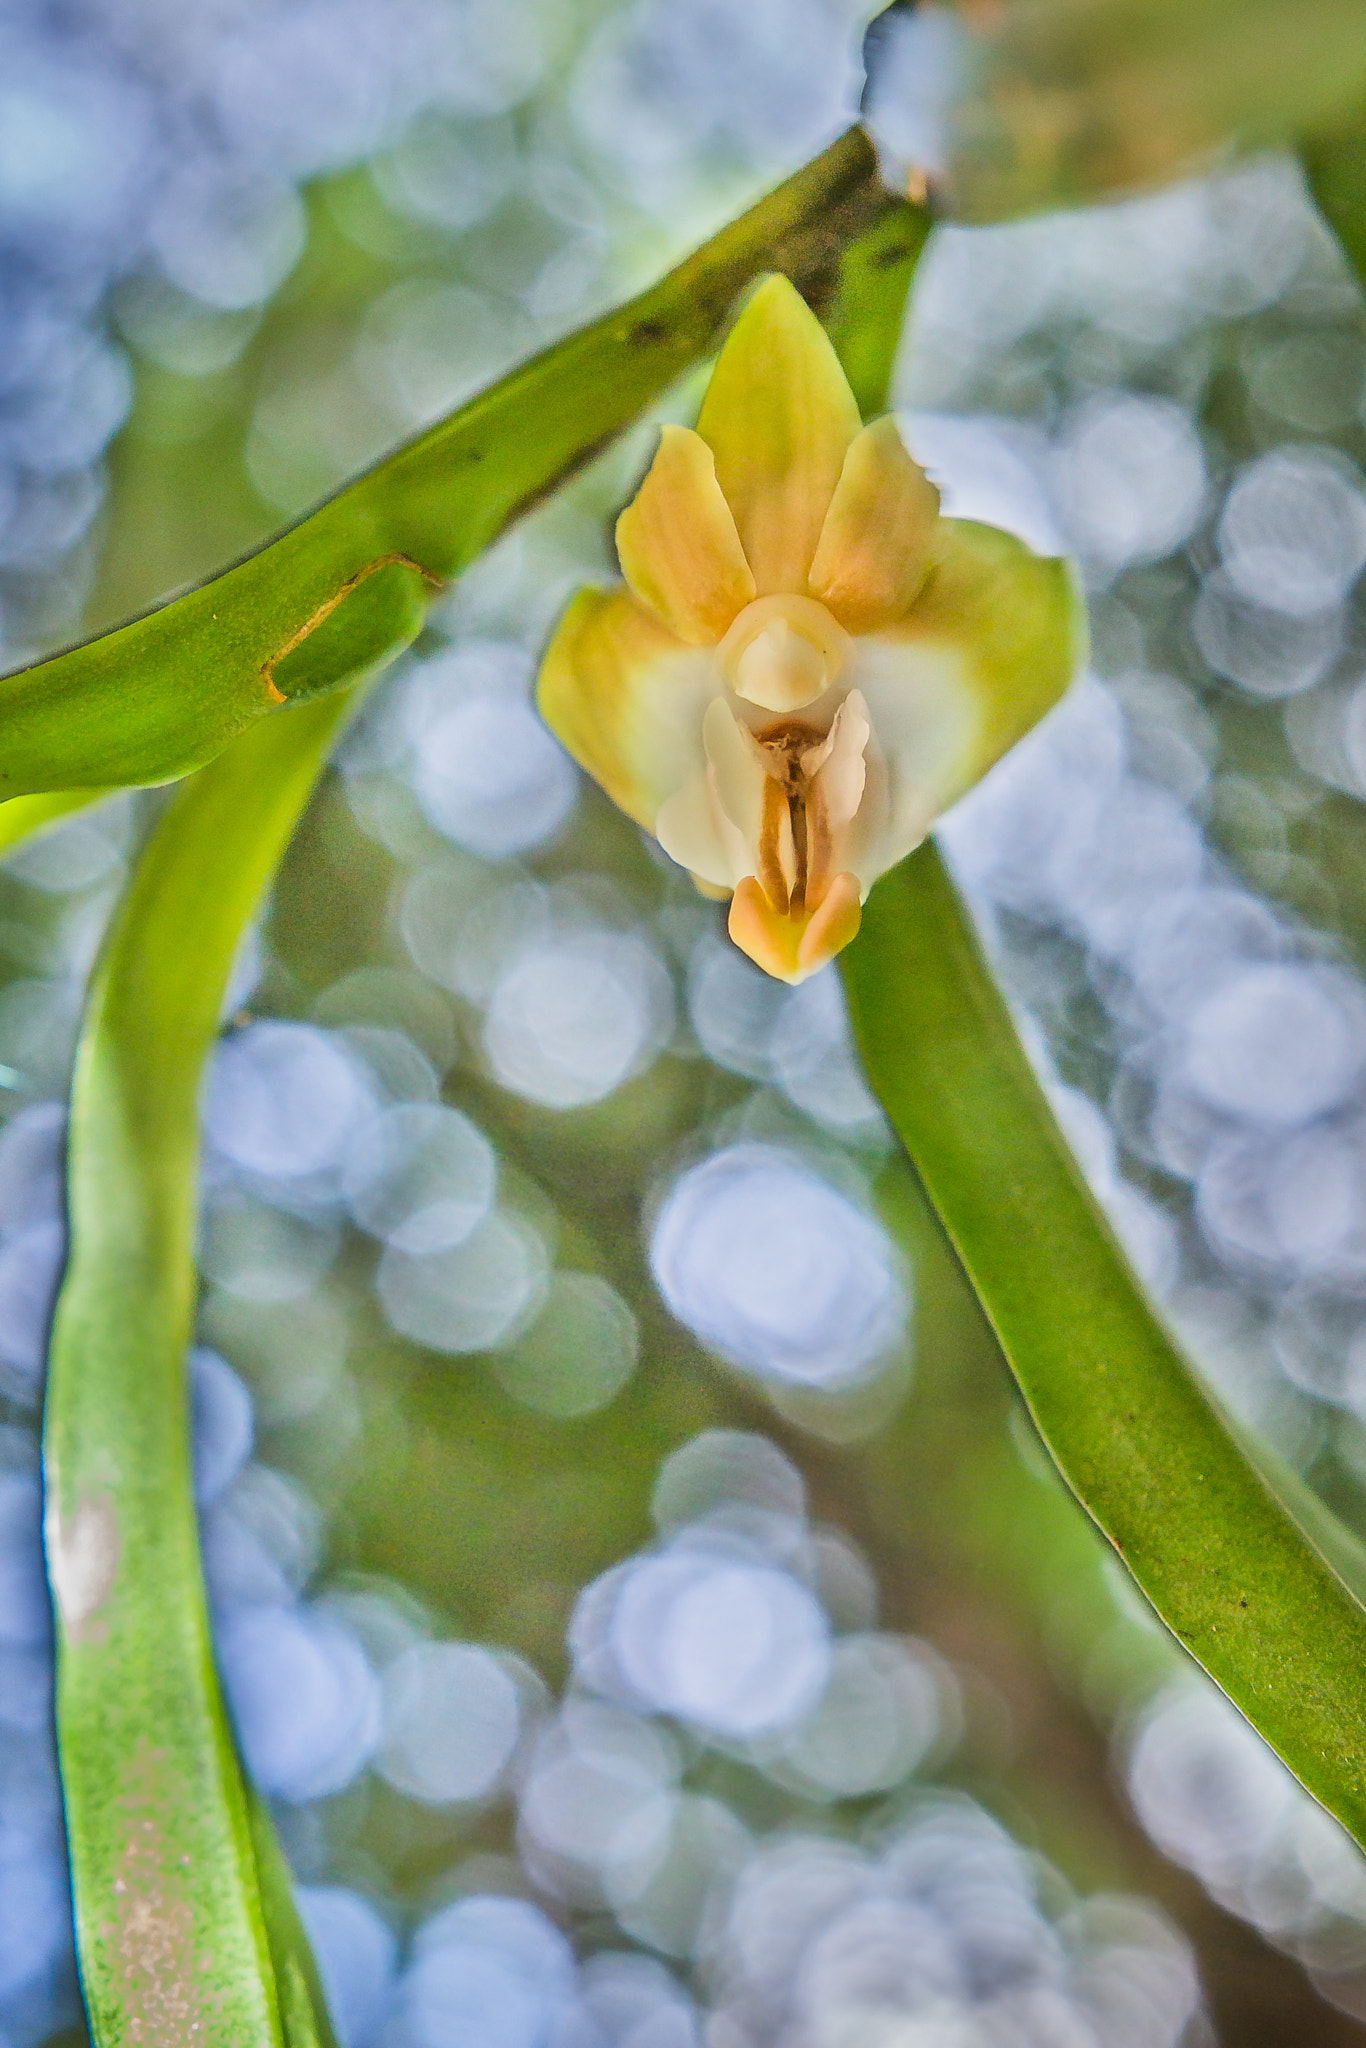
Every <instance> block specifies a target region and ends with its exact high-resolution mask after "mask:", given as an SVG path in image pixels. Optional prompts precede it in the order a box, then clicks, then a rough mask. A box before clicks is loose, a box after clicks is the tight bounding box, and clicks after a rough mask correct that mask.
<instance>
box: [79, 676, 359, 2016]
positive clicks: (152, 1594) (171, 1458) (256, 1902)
mask: <svg viewBox="0 0 1366 2048" xmlns="http://www.w3.org/2000/svg"><path fill="white" fill-rule="evenodd" d="M349 704H350V700H349V698H348V697H346V696H344V695H337V696H333V697H330V698H326V699H324V700H322V701H321V702H319V703H317V704H312V705H307V706H305V707H303V708H301V709H299V710H297V711H293V712H291V713H290V714H289V715H288V716H287V717H283V718H279V719H271V720H269V721H268V722H266V723H264V724H261V725H259V726H257V727H256V728H255V729H254V730H253V731H251V732H249V733H247V734H245V735H243V736H242V738H240V739H239V740H238V741H237V742H236V743H235V745H234V746H233V747H232V748H231V749H230V750H228V751H227V752H226V753H224V754H223V755H222V757H221V758H220V759H219V760H218V761H216V762H215V763H214V764H213V765H212V766H211V767H210V768H207V769H205V770H204V771H203V772H202V773H201V774H200V775H199V776H197V777H196V778H195V779H194V780H193V781H192V782H189V783H187V785H186V786H185V788H184V789H183V790H181V791H180V792H179V793H178V794H177V796H176V797H175V798H174V800H173V802H172V804H171V806H170V808H169V809H168V811H167V812H166V814H165V816H164V817H163V819H162V820H161V822H160V824H159V825H158V827H157V829H156V831H155V833H154V835H153V837H152V839H151V840H150V842H149V843H148V846H147V848H146V850H145V852H144V853H143V856H142V858H141V860H140V862H139V864H138V867H137V869H136V872H135V874H134V877H133V880H132V883H131V885H130V887H129V889H128V892H127V894H126V896H125V898H124V900H123V903H122V905H121V907H120V910H119V912H118V915H117V917H116V919H115V921H114V924H113V927H112V929H111V931H110V934H109V937H108V940H107V942H106V945H105V949H104V952H103V955H102V957H101V960H100V963H99V966H98V968H97V971H96V975H95V980H94V985H93V988H92V991H91V997H90V1003H89V1008H88V1012H87V1015H86V1019H85V1023H84V1027H83V1030H82V1034H81V1041H80V1046H79V1050H78V1053H77V1062H76V1077H75V1082H74V1086H73V1091H72V1103H71V1128H70V1138H69V1153H68V1207H69V1214H70V1222H71V1251H70V1256H69V1260H68V1264H67V1269H66V1275H65V1278H64V1280H63V1283H62V1289H61V1294H60V1296H59V1299H58V1303H57V1311H56V1317H55V1321H54V1325H53V1334H52V1345H51V1353H50V1359H49V1366H48V1388H47V1402H46V1408H45V1416H44V1461H45V1468H46V1481H47V1513H46V1542H47V1555H48V1575H49V1579H50V1582H51V1585H52V1591H53V1607H54V1612H55V1615H56V1622H57V1734H58V1747H59V1754H60V1761H61V1771H62V1785H63V1795H64V1799H65V1804H66V1820H67V1836H68V1841H69V1844H70V1852H71V1869H72V1881H73V1888H74V1894H75V1908H76V1924H77V1937H78V1948H79V1954H80V1962H81V1975H82V1983H83V1986H84V1991H85V1998H86V2005H87V2010H88V2013H89V2016H90V2022H91V2026H92V2029H93V2032H94V2036H95V2039H96V2041H97V2042H98V2043H99V2044H101V2048H114V2044H120V2048H122V2044H124V2043H133V2042H145V2043H147V2044H148V2048H151V2044H152V2043H165V2044H167V2048H170V2044H171V2043H173V2042H174V2043H182V2042H185V2041H189V2040H194V2041H196V2042H199V2043H202V2044H203V2048H229V2044H232V2048H248V2044H252V2048H254V2044H260V2048H267V2044H271V2048H281V2044H286V2043H287V2044H288V2048H305V2044H312V2043H322V2044H326V2043H327V2042H328V2040H329V2038H330V2037H329V2035H328V2031H327V2025H326V2019H325V2016H323V2015H322V2014H321V2013H320V2012H315V2011H314V2010H313V2007H312V2004H311V2001H309V2000H307V1999H306V1998H304V1997H301V1993H300V1987H301V1986H304V1987H306V1986H307V1985H308V1984H309V1983H310V1981H311V1971H312V1964H311V1961H310V1960H309V1958H308V1952H307V1945H306V1944H305V1943H304V1942H303V1941H302V1937H301V1936H299V1935H298V1934H297V1932H293V1931H292V1929H291V1924H290V1923H289V1922H288V1920H286V1919H282V1903H281V1901H280V1897H279V1894H280V1890H281V1883H280V1878H279V1873H278V1870H268V1871H267V1876H268V1878H269V1883H270V1896H271V1897H272V1898H274V1900H275V1901H276V1904H275V1910H274V1911H272V1912H271V1913H269V1915H268V1914H267V1911H266V1910H265V1908H264V1906H263V1897H262V1890H263V1887H262V1877H261V1866H260V1861H259V1858H258V1852H257V1848H256V1846H255V1845H254V1841H253V1817H252V1813H251V1809H250V1806H249V1803H248V1798H247V1794H246V1790H245V1787H244V1784H243V1781H242V1776H241V1771H240V1767H239V1765H238V1762H237V1758H236V1755H235V1753H234V1750H233V1745H232V1740H231V1736H230V1734H229V1731H228V1727H227V1723H226V1720H225V1717H224V1711H223V1706H222V1701H221V1698H220V1696H219V1691H218V1686H217V1682H216V1679H215V1676H214V1669H213V1660H212V1649H211V1642H210V1634H209V1622H208V1615H207V1610H206V1607H205V1600H204V1590H203V1584H202V1579H201V1574H200V1567H199V1548H198V1537H197V1529H196V1519H195V1509H194V1499H193V1492H192V1485H191V1477H190V1445H189V1417H188V1395H187V1383H186V1372H185V1360H186V1354H187V1351H188V1347H189V1343H190V1338H191V1332H192V1326H193V1317H194V1305H195V1269H194V1241H195V1222H196V1207H197V1198H196V1188H197V1181H198V1166H199V1093H200V1085H201V1080H202V1075H203V1068H204V1062H205V1060H206V1058H207V1055H208V1052H209V1048H210V1047H211V1045H212V1044H213V1041H214V1038H215V1035H216V1033H217V1030H218V1018H219V1011H220V1008H221V1005H222V1001H223V993H224V989H225V987H226V984H227V978H228V973H229V970H230V968H231V965H232V961H233V958H234V955H235V953H236V950H237V946H238V942H239V940H240V938H241V935H242V932H243V929H244V928H245V926H246V924H247V922H248V920H249V919H250V917H251V915H252V913H253V911H254V910H255V908H256V906H257V904H258V902H259V901H260V897H261V893H262V891H263V889H264V887H265V885H266V882H267V880H268V879H269V876H270V874H271V872H272V870H273V868H274V866H275V864H276V862H277V860H278V859H279V857H280V854H281V853H282V851H283V849H284V847H285V845H286V843H287V841H288V838H289V835H290V832H291V831H292V829H293V827H294V823H295V820H296V819H297V817H298V815H299V812H300V811H301V809H302V807H303V805H304V803H305V802H306V800H307V798H308V795H309V792H310V791H311V789H312V787H313V784H314V781H315V779H316V776H317V774H318V771H319V768H320V767H321V765H322V762H323V760H324V758H325V756H326V753H327V749H328V746H329V744H330V742H331V740H332V737H333V735H334V733H335V731H336V729H337V727H338V725H339V724H340V723H341V720H342V719H343V718H344V716H345V715H346V712H347V710H348V709H349Z"/></svg>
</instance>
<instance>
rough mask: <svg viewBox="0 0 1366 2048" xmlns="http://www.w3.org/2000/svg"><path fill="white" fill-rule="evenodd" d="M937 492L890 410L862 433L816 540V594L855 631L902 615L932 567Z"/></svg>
mask: <svg viewBox="0 0 1366 2048" xmlns="http://www.w3.org/2000/svg"><path fill="white" fill-rule="evenodd" d="M938 524H939V493H938V491H937V490H936V489H935V487H934V485H933V484H932V483H931V482H930V480H929V478H928V477H927V476H926V474H925V472H924V470H923V469H921V467H920V465H919V464H918V463H917V462H915V461H913V460H912V458H911V456H910V455H909V454H908V453H907V450H906V444H905V442H904V441H903V440H902V438H901V435H900V433H899V432H898V430H897V424H896V421H895V420H894V419H892V418H891V417H890V415H889V416H888V417H887V418H886V419H881V420H874V422H873V424H872V426H870V427H865V428H864V429H863V432H862V433H861V434H856V435H855V437H854V439H853V440H852V441H851V442H850V444H849V452H848V454H847V455H846V456H845V458H844V467H843V469H842V470H841V471H840V480H839V482H838V484H837V485H836V486H835V495H834V497H833V499H832V500H831V503H830V510H829V511H828V512H827V513H826V515H825V524H824V525H823V526H822V528H821V535H820V539H819V541H818V542H817V543H816V553H815V557H814V559H813V560H812V563H811V573H810V577H809V579H808V581H809V584H810V589H811V595H812V596H813V597H817V598H819V599H820V601H821V603H822V604H824V605H825V606H827V607H828V609H829V610H830V611H832V612H833V613H834V615H835V617H836V618H837V619H838V620H839V622H840V624H841V625H842V626H844V627H845V628H846V629H847V630H848V631H849V632H851V633H871V632H875V631H876V630H877V628H878V627H879V626H890V625H892V624H893V623H894V621H896V620H897V619H900V618H902V617H903V616H904V615H905V613H906V612H907V611H909V609H910V607H911V605H912V604H913V603H914V602H915V599H916V597H917V596H918V595H919V592H920V589H921V586H922V584H923V583H924V581H925V578H926V577H927V576H928V575H929V573H930V568H931V563H932V548H933V542H934V538H935V529H936V528H937V526H938Z"/></svg>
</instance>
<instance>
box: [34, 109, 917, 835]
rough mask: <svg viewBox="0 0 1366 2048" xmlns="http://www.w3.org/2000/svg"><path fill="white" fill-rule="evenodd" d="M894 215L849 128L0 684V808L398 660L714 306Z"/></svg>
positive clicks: (210, 749) (833, 277) (193, 756)
mask: <svg viewBox="0 0 1366 2048" xmlns="http://www.w3.org/2000/svg"><path fill="white" fill-rule="evenodd" d="M892 216H895V217H898V218H899V219H901V220H903V221H911V222H916V221H918V220H919V218H920V217H919V216H918V215H917V214H916V211H915V209H913V208H911V207H909V206H907V205H906V204H905V203H904V202H902V201H899V200H896V199H894V198H893V197H892V196H891V194H890V193H888V192H887V190H886V188H885V187H884V186H883V185H882V183H881V181H880V179H879V177H878V174H877V167H876V163H875V160H874V157H873V152H872V148H871V146H870V144H869V142H868V140H867V138H866V136H865V135H864V134H863V131H862V130H861V129H857V128H855V129H851V130H850V131H849V132H848V133H847V134H846V135H844V136H842V137H841V138H840V139H839V141H837V142H835V143H832V145H831V146H830V148H829V149H827V150H826V151H825V152H824V154H823V155H822V156H820V157H818V158H816V160H815V161H814V162H813V163H811V164H808V165H807V166H806V167H805V168H804V169H803V170H801V171H798V172H797V173H796V175H795V176H794V177H792V178H789V179H788V180H787V182H786V183H785V184H783V185H780V186H779V187H778V189H777V190H776V191H774V192H772V193H770V194H769V195H768V197H767V198H765V199H763V200H761V201H760V202H759V204H758V205H757V206H754V207H752V208H751V209H750V210H749V212H748V213H745V214H743V215H742V216H741V217H740V218H739V219H738V220H737V221H735V222H733V223H732V224H731V225H730V226H729V227H727V228H724V229H723V230H722V231H721V233H720V234H718V235H716V236H714V237H713V238H712V240H711V241H709V242H707V243H706V244H705V245H704V246H703V247H702V248H701V249H700V250H698V251H697V252H696V253H695V254H694V255H692V256H690V257H689V258H688V259H687V261H686V262H684V263H682V264H680V265H679V266H678V268H677V269H675V270H673V271H671V272H670V273H669V275H668V276H667V277H665V278H664V279H663V280H662V282H661V283H659V284H657V285H655V286H654V287H653V288H652V289H651V290H649V291H647V292H644V293H642V294H641V296H640V297H639V298H636V299H633V300H631V301H630V302H629V303H628V304H627V305H625V306H621V307H618V308H617V309H616V310H615V311H614V312H611V313H609V314H607V315H606V316H605V317H604V318H603V319H601V320H598V321H596V322H595V323H594V324H593V325H592V326H589V327H585V328H583V329H581V330H580V331H579V332H578V333H576V334H572V335H570V336H568V337H567V338H566V339H565V340H564V341H561V342H558V343H557V344H556V345H555V346H554V347H553V348H551V349H548V350H546V351H545V352H544V353H543V354H541V355H539V356H536V357H534V358H532V360H531V361H529V362H527V363H524V364H522V365H521V366H520V368H518V369H515V370H513V371H512V372H511V374H510V375H508V376H507V377H504V378H503V379H502V380H501V382H499V383H498V384H495V385H494V386H493V387H492V388H491V389H490V390H489V391H487V392H485V393H483V394H482V396H480V397H479V398H477V399H475V400H474V401H472V402H471V403H470V404H468V405H465V406H462V407H461V409H460V410H459V411H458V412H456V413H453V414H451V415H450V416H449V417H448V418H446V419H444V420H442V421H440V422H439V423H438V424H437V425H436V426H434V427H431V428H429V429H428V430H427V432H425V433H423V434H420V435H419V436H418V437H417V438H416V439H415V440H413V441H410V442H408V443H407V444H406V445H405V446H403V447H401V448H399V449H397V450H396V451H395V453H394V454H392V455H390V456H389V457H387V458H386V459H385V460H384V461H383V462H380V463H379V464H377V465H376V467H375V468H373V469H371V470H369V471H368V472H367V473H366V474H365V475H364V476H361V477H359V478H357V479H356V481H355V482H354V483H350V484H347V485H346V486H345V487H344V489H342V490H341V491H339V492H338V493H337V494H336V496H335V497H333V498H330V499H329V500H328V501H327V502H326V503H325V504H323V505H321V506H320V507H319V508H318V510H317V511H316V512H313V513H312V514H310V515H309V517H308V518H306V519H304V520H303V521H302V522H301V523H300V524H299V525H297V526H295V527H293V528H291V529H290V530H289V531H288V532H286V533H283V534H281V535H280V536H279V538H278V539H276V540H274V541H272V542H271V543H270V544H269V545H268V546H266V547H264V548H262V549H261V550H260V551H259V552H257V553H255V554H252V555H249V556H248V557H247V558H246V559H245V560H243V561H240V562H238V563H236V564H235V565H234V566H233V567H232V568H230V569H226V570H224V571H223V573H222V574H221V575H218V576H215V577H213V578H212V579H211V580H210V581H209V582H207V583H205V584H202V585H201V586H200V587H199V588H198V589H195V590H191V591H188V592H186V593H185V595H184V596H182V597H178V598H176V599H175V600H174V601H173V602H172V603H170V604H166V605H163V606H161V607H160V608H159V609H158V610H156V611H152V612H149V613H147V614H146V615H145V616H144V617H142V618H140V619H135V620H133V621H132V622H131V623H130V624H129V625H126V626H121V627H119V628H118V629H117V630H116V631H114V632H112V633H107V634H105V635H103V636H102V637H101V638H99V639H96V640H91V641H86V642H85V643H83V644H82V645H80V646H77V647H72V648H69V649H68V650H67V651H66V652H65V653H62V654H58V655H54V656H53V657H51V658H50V659H49V660H46V661H41V662H38V663H36V664H35V665H34V666H33V667H30V668H26V669H20V670H18V671H16V672H15V673H13V674H11V675H8V676H5V677H0V797H3V796H18V795H21V794H24V793H26V792H36V791H41V790H58V789H74V788H78V787H81V786H83V785H93V784H102V785H110V784H120V785H127V784H133V783H154V782H165V781H170V780H172V779H173V778H174V777H176V776H179V775H183V774H185V773H187V772H188V771H189V770H190V769H192V768H195V767H197V766H199V765H200V764H201V763H203V762H204V761H207V760H211V759H212V758H213V756H214V755H215V754H217V753H219V752H220V751H221V750H222V748H223V747H225V746H226V745H227V744H228V742H229V741H230V740H231V739H232V738H233V736H234V735H235V734H236V733H239V732H241V731H244V730H245V729H246V728H247V727H248V726H250V725H252V724H254V723H255V722H256V720H258V719H259V718H261V717H263V716H264V715H265V714H266V713H267V712H268V711H271V710H273V709H275V708H276V707H277V706H279V705H280V704H282V703H285V702H287V701H288V702H294V701H298V700H299V699H302V698H306V697H311V696H315V695H317V694H318V693H320V692H322V691H326V690H330V689H333V688H336V687H337V686H339V685H340V684H343V683H345V682H346V681H347V680H349V679H350V678H351V677H352V676H354V675H355V674H356V673H357V672H358V671H359V670H361V669H362V668H371V667H373V666H374V665H375V664H377V663H378V662H380V661H382V660H384V659H386V658H388V657H390V656H392V655H394V654H396V653H397V652H399V651H400V650H401V649H402V648H403V647H405V646H407V645H408V644H409V642H410V641H411V640H412V639H413V638H414V636H415V635H416V633H417V632H418V630H419V629H420V627H421V624H422V619H423V616H424V614H425V611H426V606H427V602H428V599H429V598H430V596H431V594H432V593H433V592H434V591H435V590H436V589H438V588H439V587H440V586H441V585H442V584H443V583H444V582H446V581H447V580H448V579H449V578H450V577H452V576H455V575H457V574H458V573H459V572H460V570H461V569H463V568H464V567H466V565H467V564H468V563H469V562H471V561H472V560H473V559H474V557H475V556H476V555H478V554H479V553H480V551H481V550H482V549H483V548H485V547H486V546H487V545H488V544H489V542H490V541H491V540H493V539H494V538H495V537H496V536H497V534H498V533H499V532H501V531H502V529H503V528H504V527H505V526H506V525H507V524H508V522H509V521H510V520H512V519H513V518H515V517H516V516H517V514H518V513H519V512H522V511H525V510H526V509H527V508H528V506H530V505H531V504H532V503H534V502H535V501H536V500H537V499H538V498H540V497H541V496H543V495H544V494H545V493H546V492H547V491H548V490H549V489H551V488H552V487H553V486H554V485H555V484H556V483H557V482H558V481H560V480H561V479H562V478H563V477H564V476H566V475H567V474H569V473H570V472H571V471H572V470H573V469H574V468H576V467H577V466H578V465H580V464H581V463H583V462H584V461H585V460H586V459H587V458H588V457H589V456H590V455H592V454H593V453H594V452H595V451H596V450H597V449H598V448H599V447H601V446H602V445H603V444H604V443H606V442H607V441H608V440H610V439H611V438H612V436H613V435H615V434H616V433H617V432H619V431H620V429H621V428H622V427H623V426H625V425H626V424H627V423H628V422H629V421H630V420H632V419H634V418H635V416H636V415H637V414H638V413H639V412H640V411H641V410H642V409H643V408H644V407H645V406H646V405H648V404H649V403H650V401H651V400H652V399H654V398H655V397H657V396H658V395H659V393H660V392H661V391H663V390H664V389H665V388H666V386H667V385H668V384H670V383H671V382H672V381H673V379H674V378H676V377H677V376H678V375H679V374H680V373H681V372H682V371H684V370H685V369H687V368H688V367H689V366H690V365H691V364H692V363H693V362H695V361H696V360H697V358H698V357H699V356H702V355H704V354H705V353H706V352H707V351H708V349H710V348H711V347H712V346H713V345H714V343H715V341H716V339H717V337H718V335H719V333H720V331H721V328H722V326H723V325H724V323H725V320H726V318H727V316H728V314H729V312H730V309H731V306H732V305H733V303H734V300H735V297H736V294H737V293H738V292H739V291H740V290H741V289H742V288H743V286H744V285H745V284H747V283H748V282H749V280H750V279H751V278H752V277H754V276H756V275H757V274H758V273H759V272H761V271H764V270H781V271H784V272H786V273H787V275H789V276H790V277H791V278H792V279H793V281H794V282H795V283H796V284H797V285H798V287H799V288H800V289H801V290H802V291H803V292H805V293H806V294H807V296H808V297H809V298H811V299H812V301H813V302H814V303H815V304H816V305H817V306H818V308H823V307H824V306H826V305H827V304H828V303H829V301H830V299H831V297H832V295H833V294H835V293H836V292H837V290H838V288H839V285H840V281H841V265H842V258H843V256H844V253H845V251H846V250H847V249H848V247H849V245H850V244H851V243H852V242H854V241H855V240H856V239H857V238H858V237H859V236H860V235H861V234H863V233H865V232H866V231H868V230H869V229H872V228H876V227H878V226H879V225H880V224H882V223H884V222H885V221H886V220H887V219H888V218H889V217H892Z"/></svg>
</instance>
